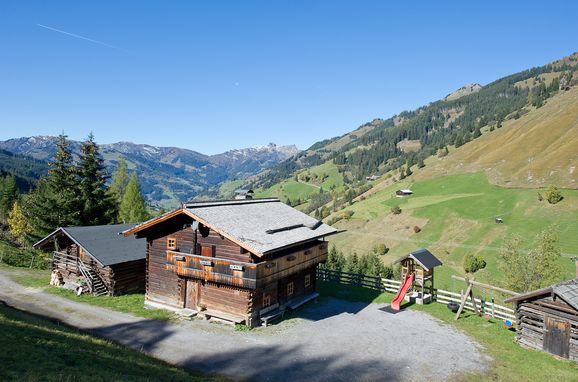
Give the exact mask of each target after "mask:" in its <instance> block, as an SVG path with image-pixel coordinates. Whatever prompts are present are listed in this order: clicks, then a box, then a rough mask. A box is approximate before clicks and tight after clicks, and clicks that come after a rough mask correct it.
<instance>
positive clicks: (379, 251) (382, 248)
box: [373, 243, 389, 256]
mask: <svg viewBox="0 0 578 382" xmlns="http://www.w3.org/2000/svg"><path fill="white" fill-rule="evenodd" d="M387 252H389V248H387V246H386V245H385V244H384V243H381V244H376V245H374V246H373V253H375V254H376V255H379V256H383V255H385V254H386V253H387Z"/></svg>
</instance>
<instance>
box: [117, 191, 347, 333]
mask: <svg viewBox="0 0 578 382" xmlns="http://www.w3.org/2000/svg"><path fill="white" fill-rule="evenodd" d="M334 233H336V230H335V229H334V228H332V227H330V226H328V225H326V224H323V223H322V222H321V221H318V220H316V219H313V218H312V217H310V216H308V215H306V214H304V213H302V212H299V211H297V210H296V209H294V208H291V207H289V206H287V205H285V204H283V203H281V202H280V201H279V200H278V199H250V200H249V199H246V200H231V201H217V202H198V203H189V204H185V205H183V206H182V208H179V209H176V210H174V211H171V212H168V213H166V214H164V215H162V216H160V217H158V218H155V219H152V220H149V221H147V222H145V223H142V224H140V225H138V226H136V227H134V228H132V229H130V230H127V231H126V232H125V235H131V234H135V235H136V236H137V237H146V242H147V282H146V296H145V303H146V304H147V305H149V306H153V307H161V308H167V309H173V310H180V309H190V310H192V311H194V312H197V313H198V314H199V315H203V316H205V317H206V318H211V317H215V318H218V319H224V320H227V321H232V322H236V323H245V324H246V325H249V326H257V325H259V324H261V323H264V324H267V322H268V321H269V320H271V319H273V318H275V317H278V316H280V315H282V313H283V312H284V311H285V310H286V309H293V308H296V307H298V306H299V305H301V304H303V303H305V302H307V301H309V300H311V299H313V298H315V297H317V296H318V294H317V293H316V291H315V272H316V267H317V264H319V263H322V262H325V260H326V259H327V242H325V241H323V238H324V237H325V236H328V235H331V234H334Z"/></svg>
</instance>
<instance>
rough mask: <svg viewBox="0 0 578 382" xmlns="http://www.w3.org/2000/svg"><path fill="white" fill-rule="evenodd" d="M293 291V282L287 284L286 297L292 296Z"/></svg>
mask: <svg viewBox="0 0 578 382" xmlns="http://www.w3.org/2000/svg"><path fill="white" fill-rule="evenodd" d="M294 290H295V284H294V283H293V281H291V282H290V283H289V284H287V296H292V295H293V291H294Z"/></svg>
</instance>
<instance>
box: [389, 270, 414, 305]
mask: <svg viewBox="0 0 578 382" xmlns="http://www.w3.org/2000/svg"><path fill="white" fill-rule="evenodd" d="M414 277H415V274H414V273H413V272H412V273H409V272H408V273H406V274H405V277H404V278H403V283H402V284H401V288H400V289H399V292H397V296H395V298H394V299H393V301H392V302H391V305H390V306H391V309H392V310H399V305H400V304H401V302H402V301H403V298H404V297H405V294H406V293H407V291H408V289H409V288H410V287H411V284H412V283H413V278H414Z"/></svg>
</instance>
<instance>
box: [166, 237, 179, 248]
mask: <svg viewBox="0 0 578 382" xmlns="http://www.w3.org/2000/svg"><path fill="white" fill-rule="evenodd" d="M167 249H173V250H174V249H177V239H176V238H175V237H169V238H168V239H167Z"/></svg>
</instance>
